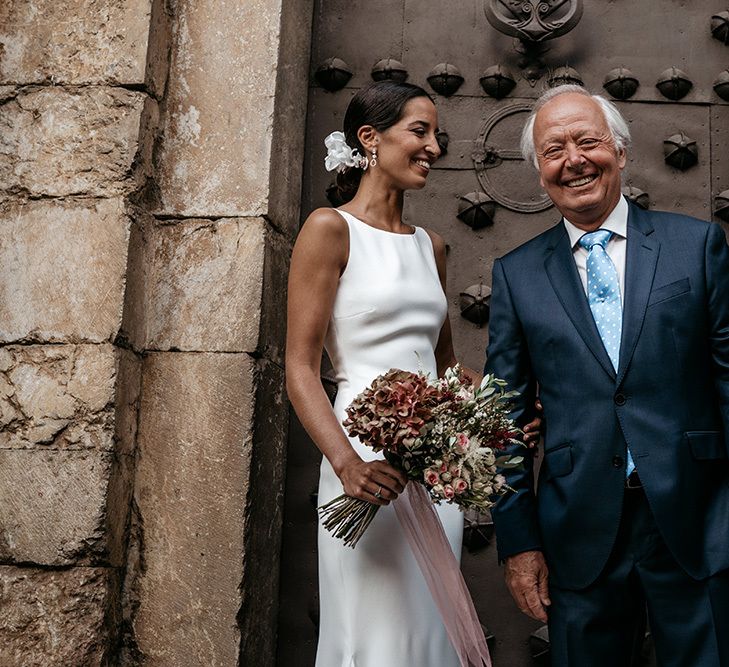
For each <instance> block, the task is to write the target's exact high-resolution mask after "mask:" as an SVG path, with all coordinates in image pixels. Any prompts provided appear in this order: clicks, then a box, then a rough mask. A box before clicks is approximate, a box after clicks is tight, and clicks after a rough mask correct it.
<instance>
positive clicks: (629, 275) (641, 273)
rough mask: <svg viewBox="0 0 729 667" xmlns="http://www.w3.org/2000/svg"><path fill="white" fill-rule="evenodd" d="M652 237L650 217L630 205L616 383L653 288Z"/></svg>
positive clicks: (632, 348) (654, 248) (655, 257)
mask: <svg viewBox="0 0 729 667" xmlns="http://www.w3.org/2000/svg"><path fill="white" fill-rule="evenodd" d="M652 234H653V225H651V223H650V214H649V213H648V212H646V211H643V210H642V209H640V208H638V207H637V206H635V205H634V204H630V208H629V211H628V246H627V253H626V257H625V304H624V306H623V330H622V334H621V340H620V364H619V368H618V383H620V382H622V379H623V377H624V376H625V373H626V371H627V369H628V366H629V365H630V360H631V359H632V357H633V352H634V351H635V345H636V343H637V342H638V336H639V335H640V331H641V329H642V328H643V320H644V319H645V309H646V306H647V305H648V297H649V296H650V293H651V288H652V287H653V278H654V276H655V273H656V264H657V262H658V253H659V251H660V247H661V246H660V243H659V242H658V240H657V239H655V238H654V237H653V236H652Z"/></svg>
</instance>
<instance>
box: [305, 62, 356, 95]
mask: <svg viewBox="0 0 729 667" xmlns="http://www.w3.org/2000/svg"><path fill="white" fill-rule="evenodd" d="M314 78H315V79H316V82H317V83H318V84H319V85H320V86H321V87H322V88H324V90H328V91H329V92H330V93H333V92H335V91H337V90H341V89H342V88H344V86H346V85H347V83H348V82H349V80H350V79H351V78H352V70H351V69H350V67H349V65H347V63H345V62H344V61H343V60H342V59H341V58H327V59H326V60H325V61H324V62H323V63H322V64H321V65H319V67H317V68H316V72H314Z"/></svg>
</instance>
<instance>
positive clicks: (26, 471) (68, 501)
mask: <svg viewBox="0 0 729 667" xmlns="http://www.w3.org/2000/svg"><path fill="white" fill-rule="evenodd" d="M116 476H121V477H123V478H124V480H125V482H124V484H116V485H115V487H116V488H115V491H116V494H112V493H110V492H109V488H110V484H111V482H112V480H113V479H114V478H115V477H116ZM130 486H131V464H130V459H129V457H124V456H122V457H117V456H115V455H114V454H112V453H110V452H92V451H58V450H56V451H53V450H51V451H39V450H28V449H1V450H0V561H1V562H3V563H15V562H17V563H27V562H32V563H37V564H40V565H70V564H78V563H81V564H107V563H110V564H112V565H115V566H119V565H121V564H122V549H121V539H122V535H123V531H124V524H123V523H121V525H119V524H118V523H117V525H110V522H109V521H108V517H107V513H108V510H109V507H110V506H116V504H117V503H120V504H121V507H122V508H124V509H126V506H127V505H126V503H128V498H129V494H128V492H127V493H126V495H125V490H124V487H126V488H127V489H128V488H129V487H130ZM115 495H116V497H115ZM119 514H121V515H122V516H124V517H125V516H126V511H122V512H120V513H119Z"/></svg>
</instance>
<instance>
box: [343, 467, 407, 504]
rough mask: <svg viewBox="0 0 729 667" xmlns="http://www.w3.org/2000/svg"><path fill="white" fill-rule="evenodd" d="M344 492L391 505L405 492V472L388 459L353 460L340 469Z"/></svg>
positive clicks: (353, 496)
mask: <svg viewBox="0 0 729 667" xmlns="http://www.w3.org/2000/svg"><path fill="white" fill-rule="evenodd" d="M337 474H338V476H339V479H340V480H341V482H342V486H343V487H344V493H346V494H347V495H348V496H350V497H352V498H359V499H360V500H366V501H367V502H369V503H373V504H375V505H389V504H390V501H392V500H395V498H397V497H398V495H399V494H400V493H402V492H403V489H404V488H405V485H406V484H407V482H408V480H407V477H406V476H405V474H404V473H403V472H402V471H401V470H398V469H397V468H394V467H393V466H391V465H390V464H389V463H388V462H387V461H363V460H362V459H360V458H357V459H355V460H352V461H351V462H349V463H348V464H347V465H345V466H343V467H342V468H341V470H339V471H338V473H337Z"/></svg>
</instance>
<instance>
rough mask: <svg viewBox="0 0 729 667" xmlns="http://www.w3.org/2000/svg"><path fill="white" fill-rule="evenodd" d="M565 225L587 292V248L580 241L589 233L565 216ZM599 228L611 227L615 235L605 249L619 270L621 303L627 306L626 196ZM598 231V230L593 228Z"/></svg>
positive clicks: (583, 285)
mask: <svg viewBox="0 0 729 667" xmlns="http://www.w3.org/2000/svg"><path fill="white" fill-rule="evenodd" d="M563 220H564V226H565V227H566V228H567V234H569V237H570V245H571V246H572V256H573V257H574V258H575V264H577V273H579V274H580V280H581V281H582V287H583V288H584V290H585V294H587V250H585V248H583V247H582V246H581V245H580V244H579V243H578V241H579V240H580V239H581V238H582V237H583V236H584V235H585V234H586V233H587V232H585V231H584V230H583V229H580V228H579V227H575V225H573V224H572V223H571V222H570V221H569V220H567V218H563ZM599 229H609V230H610V231H611V232H613V235H612V236H611V237H610V240H609V241H608V244H607V248H605V251H606V252H607V254H608V257H610V259H611V260H612V262H613V264H615V269H616V271H617V272H618V282H619V283H620V303H621V305H623V307H624V306H625V250H626V247H627V245H628V202H627V201H626V199H625V197H622V196H621V197H620V199H619V200H618V203H617V205H616V206H615V208H614V209H613V210H612V211H611V212H610V215H608V217H607V219H606V220H605V222H603V223H602V224H601V225H600V227H599ZM593 231H596V230H593Z"/></svg>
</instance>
